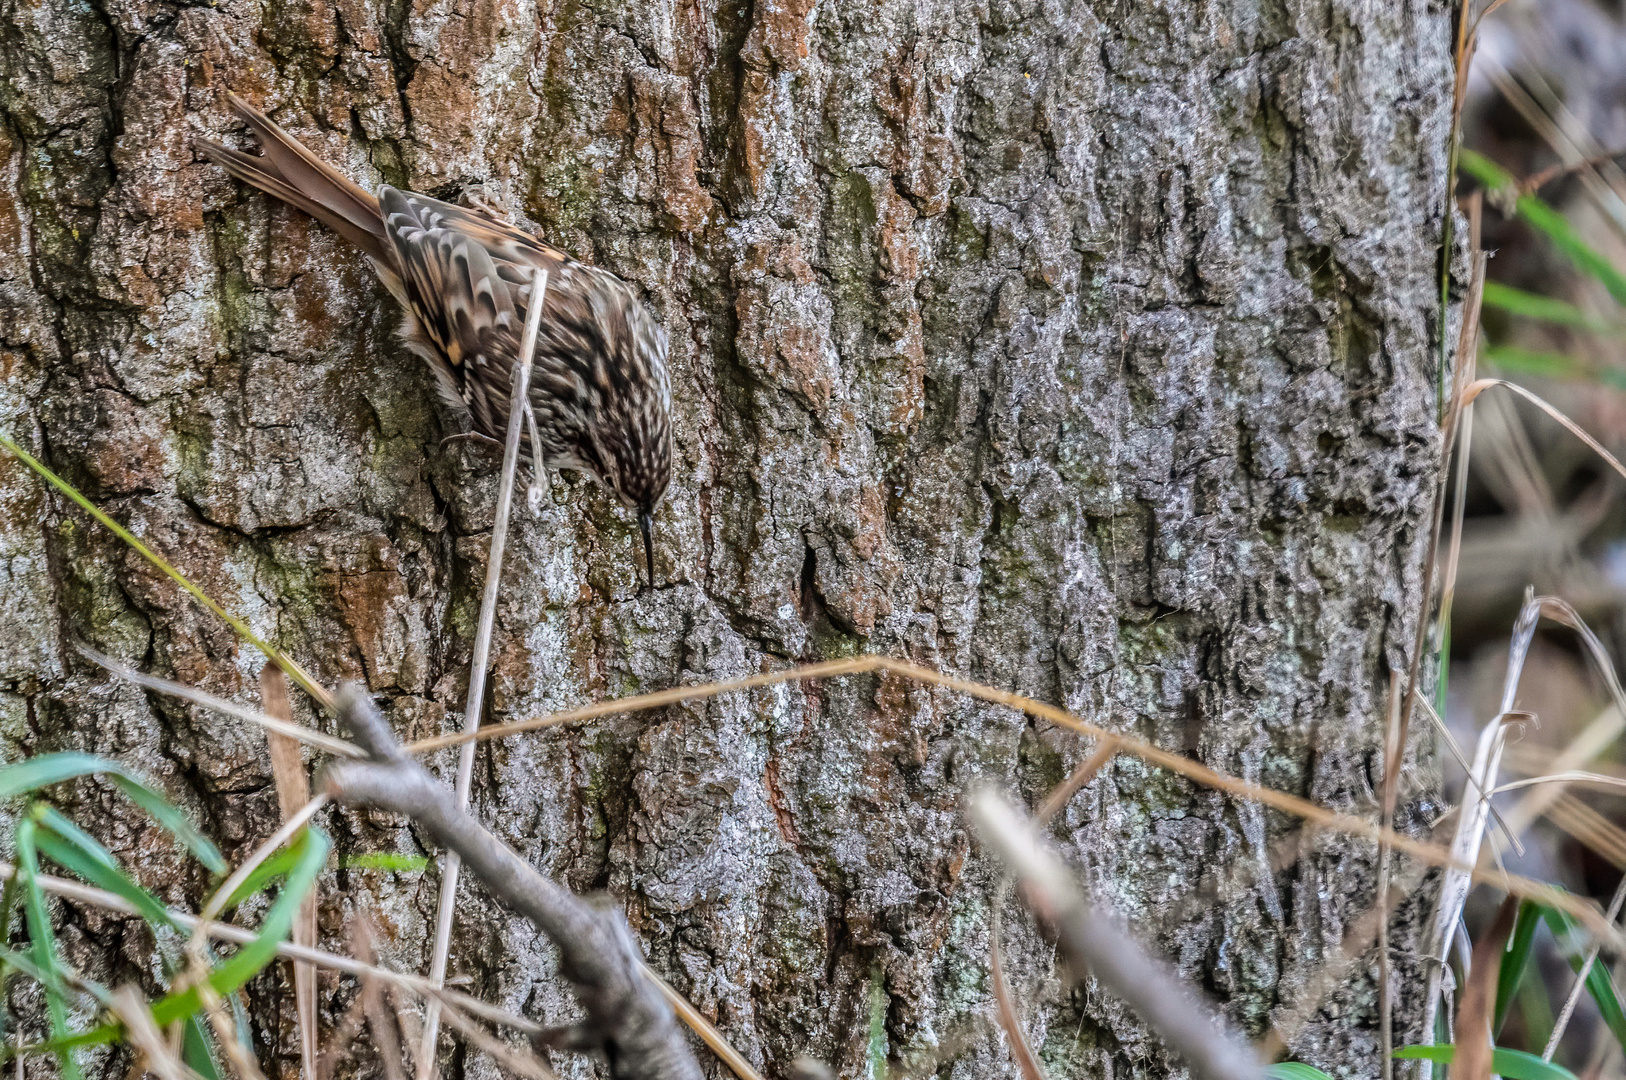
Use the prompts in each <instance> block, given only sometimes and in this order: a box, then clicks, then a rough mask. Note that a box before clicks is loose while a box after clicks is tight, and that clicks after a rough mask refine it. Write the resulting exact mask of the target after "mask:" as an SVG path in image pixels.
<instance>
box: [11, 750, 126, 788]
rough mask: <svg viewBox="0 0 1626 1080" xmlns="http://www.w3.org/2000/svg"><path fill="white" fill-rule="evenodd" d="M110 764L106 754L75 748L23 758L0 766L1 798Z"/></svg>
mask: <svg viewBox="0 0 1626 1080" xmlns="http://www.w3.org/2000/svg"><path fill="white" fill-rule="evenodd" d="M109 764H111V763H110V762H109V761H108V760H107V759H106V758H100V757H97V756H96V755H95V754H81V753H78V752H77V751H72V750H70V751H66V752H64V753H60V754H41V755H40V756H39V757H33V758H29V759H28V760H27V761H19V762H17V763H16V764H15V765H7V766H5V767H3V768H0V799H10V798H13V797H15V796H17V795H21V794H24V793H25V792H29V791H38V790H39V789H40V788H42V787H50V786H51V785H52V784H60V783H62V781H64V780H72V779H73V778H74V777H76V776H85V775H88V774H90V773H95V772H100V771H101V770H102V769H104V768H106V767H107V766H108V765H109Z"/></svg>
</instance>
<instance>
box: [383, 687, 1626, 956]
mask: <svg viewBox="0 0 1626 1080" xmlns="http://www.w3.org/2000/svg"><path fill="white" fill-rule="evenodd" d="M874 671H889V672H891V673H893V674H895V675H900V676H902V677H904V678H907V679H912V680H914V681H916V682H921V683H925V684H927V685H931V686H939V687H942V688H943V689H945V690H949V691H951V692H954V693H961V694H965V695H967V696H969V697H973V698H976V699H978V700H980V701H987V702H990V703H992V704H995V705H1004V706H1006V707H1008V708H1011V709H1015V710H1017V711H1019V712H1023V713H1026V714H1028V715H1029V716H1036V717H1039V718H1041V719H1044V720H1048V721H1050V722H1051V723H1053V724H1055V725H1056V726H1058V727H1064V728H1067V729H1068V730H1070V731H1075V732H1077V733H1078V734H1080V735H1087V736H1090V737H1091V738H1097V739H1116V740H1117V742H1118V748H1119V752H1121V753H1126V754H1129V755H1131V756H1132V757H1137V758H1139V759H1141V760H1142V761H1145V762H1147V763H1148V764H1151V765H1156V766H1158V767H1160V768H1164V769H1168V770H1169V771H1170V772H1173V773H1176V774H1177V775H1180V776H1183V777H1185V778H1186V779H1187V780H1190V781H1192V782H1193V783H1196V784H1201V785H1202V786H1204V787H1209V788H1213V789H1215V790H1217V791H1223V792H1225V793H1226V794H1228V795H1232V796H1235V797H1236V798H1239V799H1244V800H1247V801H1249V802H1257V803H1260V804H1262V805H1264V806H1268V807H1270V808H1271V809H1273V810H1279V811H1281V812H1282V813H1285V814H1290V815H1292V816H1294V817H1298V818H1301V819H1303V820H1304V821H1306V822H1307V823H1309V824H1311V825H1314V826H1316V827H1317V828H1321V829H1327V830H1329V831H1332V832H1341V833H1345V834H1347V835H1350V836H1359V837H1363V838H1366V839H1368V840H1372V841H1374V842H1375V841H1377V840H1380V839H1383V838H1385V837H1387V839H1388V841H1389V844H1390V846H1391V847H1392V848H1393V849H1394V850H1395V851H1396V852H1399V853H1402V854H1405V855H1409V856H1411V857H1412V858H1415V859H1420V860H1422V861H1423V862H1426V863H1429V864H1430V865H1433V866H1444V867H1454V868H1456V869H1460V870H1463V871H1465V872H1467V873H1468V874H1470V875H1471V876H1472V880H1474V881H1475V882H1490V883H1492V884H1495V885H1497V886H1499V887H1502V888H1505V889H1507V890H1508V891H1510V892H1512V893H1514V894H1515V895H1517V896H1523V897H1526V898H1528V899H1531V900H1536V901H1538V902H1540V903H1543V904H1546V905H1548V906H1549V907H1555V908H1558V909H1559V910H1561V911H1564V912H1567V913H1569V914H1571V915H1573V916H1575V918H1577V919H1579V920H1580V921H1582V922H1584V923H1585V924H1586V925H1587V926H1588V927H1591V928H1592V929H1593V930H1595V931H1597V932H1599V933H1607V934H1609V940H1610V941H1611V942H1614V943H1617V944H1616V947H1618V943H1619V942H1620V941H1621V939H1620V938H1619V936H1618V935H1616V934H1615V933H1614V932H1613V931H1611V930H1610V929H1609V928H1608V927H1607V925H1606V924H1605V923H1604V922H1603V920H1602V917H1601V916H1602V911H1601V909H1600V908H1599V907H1598V906H1596V905H1593V904H1590V903H1588V902H1587V901H1585V900H1582V899H1580V898H1579V897H1575V896H1572V895H1570V894H1568V893H1565V892H1563V891H1562V890H1559V889H1555V888H1553V887H1552V886H1550V885H1546V884H1544V883H1542V882H1539V881H1534V880H1532V879H1530V878H1526V877H1521V876H1518V875H1511V874H1510V875H1503V874H1494V875H1493V874H1489V873H1486V872H1484V871H1482V870H1481V869H1479V867H1478V866H1477V865H1476V864H1463V863H1460V862H1458V861H1457V860H1455V859H1454V858H1453V857H1452V855H1451V853H1450V851H1448V850H1447V849H1445V848H1443V847H1441V846H1439V845H1438V844H1430V843H1425V842H1422V841H1418V840H1414V839H1412V838H1411V837H1409V836H1405V835H1402V834H1400V833H1396V832H1394V831H1393V830H1386V829H1384V828H1382V826H1380V825H1378V824H1376V823H1374V822H1371V821H1367V820H1365V819H1364V818H1359V817H1356V816H1354V815H1353V814H1344V813H1339V812H1338V811H1335V810H1328V809H1326V808H1325V807H1322V806H1318V805H1317V804H1315V803H1313V802H1310V801H1309V800H1307V799H1301V798H1299V797H1298V796H1296V795H1290V794H1288V793H1287V792H1285V791H1277V790H1276V789H1275V788H1268V787H1264V786H1263V785H1260V784H1255V783H1252V782H1250V781H1247V780H1242V779H1238V778H1236V777H1233V776H1230V775H1227V774H1225V773H1221V772H1218V771H1217V770H1214V769H1211V768H1209V767H1208V766H1206V765H1203V764H1202V763H1200V762H1196V761H1193V760H1191V759H1190V758H1186V757H1182V756H1180V755H1179V754H1176V753H1173V752H1171V751H1168V750H1163V749H1161V748H1159V747H1157V746H1154V745H1152V744H1151V743H1148V742H1145V741H1144V740H1141V739H1134V738H1130V737H1128V736H1125V735H1120V734H1118V733H1116V732H1111V731H1108V730H1107V729H1105V728H1103V727H1100V726H1098V725H1096V724H1092V723H1090V722H1089V721H1088V720H1084V719H1081V718H1079V717H1077V716H1074V715H1072V714H1071V713H1069V712H1067V711H1065V710H1063V709H1060V708H1058V707H1056V706H1054V705H1047V704H1046V703H1044V702H1042V701H1035V700H1034V699H1032V698H1028V697H1023V696H1022V695H1020V694H1015V693H1012V692H1010V691H1008V690H1000V689H998V688H996V687H992V686H985V685H983V684H981V683H976V682H970V681H968V680H965V679H958V678H954V677H953V676H949V675H943V674H940V673H938V672H936V671H932V670H931V669H930V668H923V667H920V666H918V665H915V664H911V663H908V662H906V661H903V660H893V659H890V658H888V657H884V656H860V657H853V658H850V659H845V660H830V661H826V662H823V663H817V664H806V665H803V666H801V667H795V668H788V669H786V670H784V671H773V672H765V673H763V674H761V675H751V676H748V677H746V678H743V679H733V680H729V681H727V682H717V683H705V684H702V685H699V686H679V687H673V688H672V689H670V690H659V691H656V692H654V693H649V694H638V695H634V696H632V697H625V698H617V699H615V700H612V701H600V702H596V703H594V704H592V705H584V706H582V707H580V708H576V709H570V710H567V711H565V712H559V713H551V714H549V715H547V716H542V717H536V718H534V719H530V720H518V721H514V722H512V723H507V724H492V725H488V726H486V727H484V728H482V729H481V730H480V731H478V732H474V733H472V734H458V735H443V736H438V737H436V738H433V739H424V740H421V741H419V742H416V743H410V744H408V745H406V746H405V747H403V748H402V749H403V751H404V752H405V753H409V754H414V755H417V754H423V753H429V752H431V751H434V750H439V749H442V748H444V747H446V746H455V745H460V744H462V743H466V742H470V741H473V740H480V739H492V738H507V737H509V736H512V735H519V734H523V733H526V732H532V731H538V730H542V729H545V728H550V727H555V726H557V725H560V724H566V723H572V722H575V721H583V720H593V719H598V718H600V717H604V716H616V715H621V714H624V713H633V712H641V711H644V710H648V709H655V708H660V707H662V706H666V705H674V704H677V703H679V702H685V701H698V700H702V699H705V698H712V697H717V696H719V695H722V694H726V693H731V692H734V691H739V690H750V689H756V688H758V687H764V686H774V685H778V684H780V683H786V682H797V681H800V680H803V679H828V678H835V677H837V676H842V675H858V674H865V673H869V672H874Z"/></svg>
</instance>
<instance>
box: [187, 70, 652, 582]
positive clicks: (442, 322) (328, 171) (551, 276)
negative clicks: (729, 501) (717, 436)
mask: <svg viewBox="0 0 1626 1080" xmlns="http://www.w3.org/2000/svg"><path fill="white" fill-rule="evenodd" d="M227 101H228V102H229V103H230V105H231V107H232V110H233V111H234V112H236V113H237V115H238V116H240V117H241V118H242V119H243V121H244V122H245V123H246V124H247V125H248V127H249V129H250V130H251V131H252V132H253V133H254V135H255V136H256V137H257V138H258V140H259V142H260V144H261V146H262V147H263V148H264V155H263V156H255V155H253V154H247V153H244V152H242V151H240V150H234V149H232V148H230V147H228V146H224V145H222V144H221V143H218V142H215V141H213V140H210V139H202V140H199V148H200V149H201V150H202V151H203V153H204V154H205V155H206V156H207V157H208V158H209V159H210V160H211V161H213V162H215V163H216V164H218V165H220V166H221V167H222V168H224V169H225V170H226V171H227V172H229V173H231V174H232V175H233V176H235V177H237V178H238V179H239V180H242V181H243V182H244V183H247V184H250V185H252V186H253V187H257V188H259V189H260V190H261V191H264V192H265V193H267V194H268V195H272V196H275V197H276V198H278V199H281V200H282V201H283V202H285V203H288V204H289V205H290V206H294V207H297V208H298V209H300V210H302V211H304V212H305V213H307V214H309V215H310V216H311V217H314V218H315V219H316V220H318V221H320V222H322V224H324V225H326V226H328V227H329V228H331V229H333V231H335V232H337V233H338V234H339V235H340V236H343V237H344V238H345V239H346V240H349V241H350V242H351V243H353V244H355V245H356V246H357V247H358V248H360V249H361V250H362V252H363V253H364V254H365V255H366V256H367V258H368V261H369V262H371V263H372V265H373V268H374V269H375V270H376V271H377V272H378V276H379V277H380V278H381V279H382V280H383V282H384V284H385V286H386V287H387V288H388V289H389V291H390V292H391V293H392V294H393V295H394V296H395V298H396V300H397V301H399V302H400V304H401V307H402V308H403V310H404V311H405V313H406V318H405V320H404V321H403V324H402V327H401V333H402V336H403V337H404V338H405V340H406V342H407V344H408V345H410V346H411V347H412V349H413V350H414V351H415V352H417V353H419V354H420V355H422V356H423V357H424V358H425V359H427V360H428V361H429V363H430V366H431V367H432V368H433V369H434V371H435V374H436V376H437V379H438V381H439V384H440V388H441V391H442V393H443V394H444V395H445V396H446V397H447V398H448V399H449V400H451V401H452V402H454V403H455V404H457V405H458V406H461V407H462V408H464V409H466V410H467V411H468V413H469V415H470V417H471V418H472V420H473V422H474V427H475V429H476V430H477V431H479V432H480V433H481V434H484V435H488V436H490V437H492V438H501V437H502V435H503V433H504V431H505V430H506V428H507V424H508V397H509V387H510V386H511V381H510V376H511V372H512V368H513V365H514V363H515V360H516V359H517V353H518V350H519V337H520V331H521V328H522V327H523V326H524V325H525V313H526V310H527V309H528V307H529V305H530V299H531V278H532V273H533V272H534V271H535V270H536V269H537V268H539V267H540V268H544V269H546V270H547V271H548V289H547V297H546V300H545V301H544V303H545V305H546V306H545V308H544V310H543V313H542V323H541V329H540V332H539V333H538V336H537V346H536V356H535V362H534V367H533V370H532V375H531V392H530V405H531V411H532V414H533V415H534V417H535V419H536V423H537V431H538V439H539V441H540V442H541V444H542V445H541V447H540V450H541V454H542V457H543V460H544V461H545V462H546V464H548V465H550V466H554V467H562V468H574V469H580V470H581V471H583V472H585V473H587V474H588V475H590V476H592V477H593V479H595V480H596V481H598V483H599V484H600V485H602V486H603V487H604V488H605V489H607V490H608V491H610V492H611V493H612V494H614V495H615V496H616V497H617V498H619V499H620V500H621V502H622V503H623V504H625V505H627V506H629V507H632V508H633V509H635V510H637V511H638V512H639V525H640V531H642V532H643V533H644V540H645V555H646V559H647V561H648V563H649V573H650V583H651V584H653V583H654V559H653V552H652V549H651V548H650V544H649V528H650V520H649V515H652V514H653V512H654V510H655V507H656V506H657V505H658V504H659V503H660V501H661V499H662V497H663V496H664V495H665V494H666V489H667V486H668V484H669V483H670V480H671V473H672V436H671V407H672V391H671V382H670V378H669V376H668V374H667V367H666V354H667V338H666V332H665V331H664V330H662V329H661V327H660V325H659V324H657V323H656V322H655V320H654V318H653V317H652V316H651V315H650V314H649V312H648V311H647V310H646V309H645V308H644V306H643V304H642V303H640V302H639V300H638V298H637V297H636V295H634V293H633V291H632V289H631V287H629V286H628V285H627V284H626V282H624V281H622V280H621V279H620V278H618V277H616V276H615V275H614V274H611V273H609V272H608V271H604V270H599V269H596V268H594V267H591V266H587V265H585V264H583V263H579V262H577V261H576V260H574V259H572V258H571V257H570V256H569V255H566V254H565V253H564V252H563V251H560V250H559V249H558V248H556V247H553V246H551V245H549V244H546V243H543V242H542V241H541V240H538V239H537V238H536V237H534V236H531V235H529V234H527V233H524V232H522V231H520V230H519V229H516V228H514V227H513V226H512V225H510V224H508V223H507V222H506V221H502V220H498V219H497V218H495V217H493V216H491V215H490V214H487V213H485V212H483V211H481V210H477V209H469V208H466V207H461V206H454V205H452V204H450V203H444V202H441V201H440V200H438V199H431V198H429V197H427V196H424V195H416V194H413V193H411V192H406V191H398V190H396V189H395V188H392V187H389V186H387V185H386V186H383V187H380V188H379V190H378V195H377V196H376V197H375V196H373V195H371V194H369V193H368V192H367V191H365V190H364V189H363V188H361V187H360V186H358V185H357V184H355V183H353V182H351V181H350V180H349V179H347V178H345V177H344V176H342V175H341V174H340V173H339V172H338V171H337V170H335V169H334V168H333V167H332V166H330V165H328V164H327V163H325V162H323V161H322V160H321V159H319V158H318V157H316V155H315V154H313V153H311V152H310V150H308V149H307V148H306V147H305V146H303V145H302V144H301V143H300V142H299V141H298V140H297V139H295V138H293V136H291V135H289V134H288V133H287V132H285V131H283V130H282V128H280V127H278V126H277V125H276V124H274V123H272V122H271V120H270V119H269V118H268V117H266V115H265V114H264V113H262V112H260V111H259V110H258V109H256V108H254V106H252V105H250V104H248V102H246V101H244V100H243V99H242V98H240V97H237V96H236V95H235V94H230V95H227ZM526 441H527V445H528V444H529V436H527V439H526ZM533 453H534V448H533Z"/></svg>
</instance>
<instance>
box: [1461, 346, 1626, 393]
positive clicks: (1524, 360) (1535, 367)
mask: <svg viewBox="0 0 1626 1080" xmlns="http://www.w3.org/2000/svg"><path fill="white" fill-rule="evenodd" d="M1485 359H1486V360H1487V361H1489V362H1490V363H1492V364H1494V365H1496V366H1497V367H1499V368H1501V369H1503V370H1504V371H1516V372H1519V373H1520V374H1524V375H1538V376H1541V377H1542V378H1547V379H1580V380H1585V381H1587V382H1596V383H1602V384H1604V385H1605V386H1613V387H1616V388H1626V372H1622V371H1617V370H1616V369H1614V368H1609V367H1603V368H1600V367H1593V366H1591V365H1589V364H1585V363H1582V362H1581V361H1580V360H1578V359H1576V358H1575V357H1573V356H1567V355H1565V354H1564V353H1555V352H1541V351H1538V350H1534V349H1520V348H1518V347H1516V346H1513V345H1491V346H1488V347H1487V348H1486V349H1485Z"/></svg>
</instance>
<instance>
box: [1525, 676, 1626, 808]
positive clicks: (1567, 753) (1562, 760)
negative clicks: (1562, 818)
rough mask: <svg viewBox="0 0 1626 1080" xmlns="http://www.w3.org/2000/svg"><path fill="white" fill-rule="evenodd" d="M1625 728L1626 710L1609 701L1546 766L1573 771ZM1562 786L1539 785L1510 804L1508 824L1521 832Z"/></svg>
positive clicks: (1561, 792)
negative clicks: (1544, 786)
mask: <svg viewBox="0 0 1626 1080" xmlns="http://www.w3.org/2000/svg"><path fill="white" fill-rule="evenodd" d="M1622 731H1626V711H1622V709H1621V708H1620V706H1619V705H1614V704H1611V705H1610V706H1609V707H1608V708H1607V709H1604V710H1603V711H1602V712H1600V713H1599V714H1598V715H1597V716H1596V717H1594V718H1593V720H1592V722H1591V723H1589V724H1588V725H1587V726H1586V727H1585V728H1584V729H1582V731H1581V733H1580V734H1579V735H1577V736H1576V737H1575V738H1574V739H1573V740H1571V742H1570V744H1569V745H1568V746H1566V747H1565V748H1564V749H1563V750H1561V751H1559V753H1558V754H1556V755H1554V756H1553V757H1552V758H1551V760H1550V761H1549V762H1548V763H1547V764H1546V766H1545V768H1547V769H1548V770H1550V771H1552V772H1573V771H1574V770H1576V769H1579V768H1580V767H1581V766H1582V765H1585V764H1586V763H1587V762H1589V761H1591V760H1592V759H1593V758H1595V757H1597V756H1598V755H1599V754H1601V753H1603V752H1604V751H1605V750H1607V749H1608V748H1609V747H1610V746H1611V745H1613V744H1614V742H1615V740H1616V739H1618V738H1620V734H1621V732H1622ZM1563 794H1564V791H1563V789H1562V788H1538V789H1537V790H1535V791H1532V792H1531V793H1530V794H1528V795H1526V796H1525V797H1524V798H1522V799H1520V800H1519V801H1518V802H1516V803H1514V804H1513V809H1511V810H1509V811H1508V812H1507V814H1506V817H1507V823H1508V828H1509V829H1511V830H1516V832H1523V831H1524V830H1525V829H1527V828H1529V827H1530V823H1531V822H1533V821H1535V820H1536V818H1538V817H1540V816H1541V815H1542V814H1543V813H1544V812H1545V811H1546V810H1547V808H1548V806H1550V805H1551V804H1553V803H1555V802H1557V801H1558V799H1559V798H1560V797H1562V796H1563Z"/></svg>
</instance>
